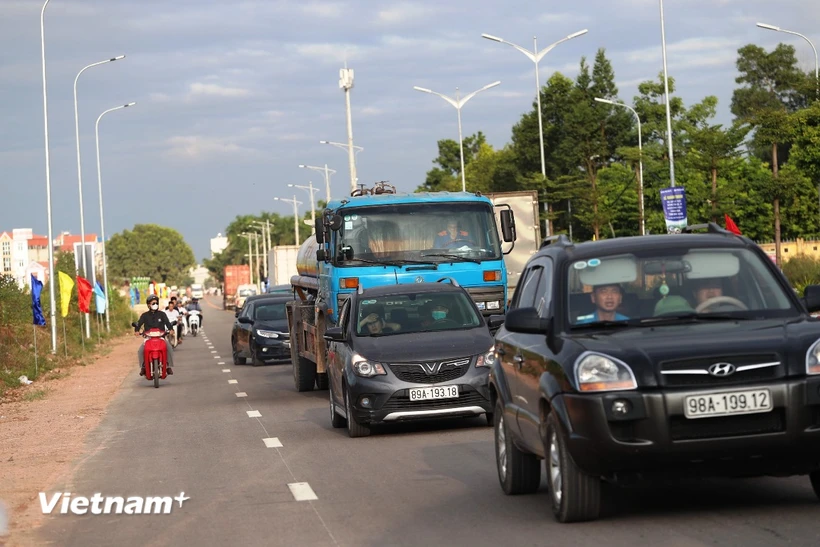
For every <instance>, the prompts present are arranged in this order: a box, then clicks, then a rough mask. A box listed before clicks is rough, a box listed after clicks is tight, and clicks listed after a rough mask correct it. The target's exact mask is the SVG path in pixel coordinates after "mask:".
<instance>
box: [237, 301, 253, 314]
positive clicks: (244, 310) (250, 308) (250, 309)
mask: <svg viewBox="0 0 820 547" xmlns="http://www.w3.org/2000/svg"><path fill="white" fill-rule="evenodd" d="M252 313H253V302H248V303H246V304H245V306H243V307H242V311H240V312H239V317H253V315H251V314H252Z"/></svg>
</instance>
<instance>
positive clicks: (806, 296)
mask: <svg viewBox="0 0 820 547" xmlns="http://www.w3.org/2000/svg"><path fill="white" fill-rule="evenodd" d="M803 304H805V305H806V309H807V310H808V311H809V313H813V312H816V311H820V285H808V286H807V287H806V288H805V289H804V290H803Z"/></svg>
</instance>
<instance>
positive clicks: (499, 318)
mask: <svg viewBox="0 0 820 547" xmlns="http://www.w3.org/2000/svg"><path fill="white" fill-rule="evenodd" d="M504 319H505V317H504V316H503V315H491V316H489V317H488V318H487V326H488V327H490V328H491V329H498V328H501V325H503V324H504Z"/></svg>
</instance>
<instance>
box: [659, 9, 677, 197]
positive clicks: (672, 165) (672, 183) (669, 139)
mask: <svg viewBox="0 0 820 547" xmlns="http://www.w3.org/2000/svg"><path fill="white" fill-rule="evenodd" d="M660 6H661V50H662V52H663V93H664V97H665V102H666V135H667V137H666V139H667V146H668V147H669V182H670V186H672V187H673V188H674V187H675V154H674V152H673V147H672V110H671V109H670V106H669V74H668V72H667V70H666V29H665V25H664V20H663V0H660Z"/></svg>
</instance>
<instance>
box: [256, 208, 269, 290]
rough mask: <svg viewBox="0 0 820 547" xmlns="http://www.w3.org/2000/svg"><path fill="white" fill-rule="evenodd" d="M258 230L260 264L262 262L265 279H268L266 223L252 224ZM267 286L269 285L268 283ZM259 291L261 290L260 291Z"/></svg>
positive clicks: (267, 227) (267, 226)
mask: <svg viewBox="0 0 820 547" xmlns="http://www.w3.org/2000/svg"><path fill="white" fill-rule="evenodd" d="M254 224H256V225H257V226H258V227H259V228H261V229H262V262H263V267H262V268H263V270H264V272H265V273H264V275H265V279H268V250H269V249H268V239H269V238H268V233H267V230H268V229H269V224H268V222H267V221H265V222H254ZM268 284H269V283H268ZM260 290H261V289H260Z"/></svg>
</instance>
